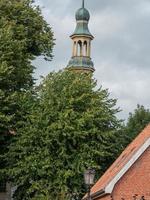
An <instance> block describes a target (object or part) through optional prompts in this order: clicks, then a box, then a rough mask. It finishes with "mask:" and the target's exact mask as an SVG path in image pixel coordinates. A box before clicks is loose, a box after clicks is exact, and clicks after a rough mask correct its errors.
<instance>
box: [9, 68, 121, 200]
mask: <svg viewBox="0 0 150 200" xmlns="http://www.w3.org/2000/svg"><path fill="white" fill-rule="evenodd" d="M96 86H97V84H96V81H95V80H94V79H93V78H92V77H91V75H87V74H84V73H83V74H80V73H74V72H70V71H60V72H58V73H50V74H49V75H48V76H47V77H46V78H45V79H44V80H43V82H42V84H41V85H40V87H39V90H38V98H37V106H36V107H35V108H34V109H33V110H32V112H31V113H30V115H29V116H28V119H27V123H26V125H25V126H24V127H22V128H21V129H19V133H20V134H19V135H17V136H16V141H15V142H14V143H12V145H11V147H10V150H9V153H8V154H7V156H6V159H7V161H8V162H9V166H10V167H9V168H8V169H6V171H7V172H9V176H10V178H11V180H12V182H13V183H14V184H15V185H17V186H18V189H17V190H16V193H15V195H16V199H17V200H26V199H28V200H29V199H41V200H42V199H54V200H58V199H59V200H60V199H61V200H63V199H65V200H66V199H71V195H72V193H74V194H76V193H79V195H82V193H83V192H84V186H83V185H84V183H83V172H84V170H85V169H87V168H88V167H93V168H95V169H96V171H97V174H98V176H99V175H100V174H101V173H102V172H104V170H105V169H106V168H107V167H108V165H110V164H111V162H112V161H113V160H114V158H115V157H116V154H118V152H119V150H120V149H119V148H120V147H119V145H118V138H119V131H118V130H119V129H120V121H119V120H117V118H116V113H117V112H118V109H117V108H116V100H113V99H111V98H109V93H108V91H107V90H103V89H102V88H98V89H97V87H96Z"/></svg>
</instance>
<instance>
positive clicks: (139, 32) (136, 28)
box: [35, 0, 150, 118]
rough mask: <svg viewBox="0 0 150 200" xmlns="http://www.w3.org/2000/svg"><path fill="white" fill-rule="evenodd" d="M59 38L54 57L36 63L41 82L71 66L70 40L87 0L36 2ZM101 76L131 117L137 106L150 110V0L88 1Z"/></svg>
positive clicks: (124, 114)
mask: <svg viewBox="0 0 150 200" xmlns="http://www.w3.org/2000/svg"><path fill="white" fill-rule="evenodd" d="M36 4H38V5H40V7H41V8H42V12H43V15H44V17H45V19H46V21H47V22H48V23H49V24H50V26H51V27H52V28H53V31H54V35H55V38H56V46H55V49H54V59H53V61H52V62H45V61H43V59H38V60H37V61H36V62H35V66H36V67H37V70H36V72H35V76H36V78H39V76H40V75H44V76H45V75H47V74H48V73H49V72H50V71H54V70H56V71H57V70H59V69H62V68H64V67H66V65H67V63H68V61H69V59H70V57H71V51H72V41H71V39H70V38H69V36H70V35H71V34H72V33H73V31H74V29H75V25H76V23H75V17H74V15H75V12H76V10H77V9H78V8H79V7H81V0H36ZM85 6H86V8H87V9H88V10H89V11H90V14H91V19H90V23H89V28H90V31H91V33H92V34H93V35H94V37H95V39H94V41H93V42H92V60H93V61H94V63H95V69H96V71H95V78H96V79H97V80H98V84H99V85H102V86H103V88H109V92H110V94H111V97H113V98H117V99H118V103H117V105H118V106H119V107H120V108H121V109H122V112H121V113H120V117H121V118H126V117H127V116H128V113H129V112H131V111H133V110H134V109H135V107H136V105H137V104H142V105H144V106H145V107H146V108H150V0H85Z"/></svg>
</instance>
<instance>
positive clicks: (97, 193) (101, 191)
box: [82, 189, 106, 200]
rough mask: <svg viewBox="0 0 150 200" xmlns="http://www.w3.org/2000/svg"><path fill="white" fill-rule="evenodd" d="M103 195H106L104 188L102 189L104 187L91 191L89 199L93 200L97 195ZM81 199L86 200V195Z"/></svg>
mask: <svg viewBox="0 0 150 200" xmlns="http://www.w3.org/2000/svg"><path fill="white" fill-rule="evenodd" d="M104 195H106V193H105V190H104V189H101V190H99V191H98V192H95V193H93V194H92V195H91V199H92V200H94V199H96V198H98V197H102V196H104ZM82 200H88V197H84V198H83V199H82Z"/></svg>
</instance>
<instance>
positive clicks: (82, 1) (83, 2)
mask: <svg viewBox="0 0 150 200" xmlns="http://www.w3.org/2000/svg"><path fill="white" fill-rule="evenodd" d="M82 8H84V0H82Z"/></svg>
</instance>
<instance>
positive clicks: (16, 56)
mask: <svg viewBox="0 0 150 200" xmlns="http://www.w3.org/2000/svg"><path fill="white" fill-rule="evenodd" d="M32 2H33V1H32V0H21V1H20V0H13V1H10V0H0V145H1V151H0V153H1V154H3V153H4V151H6V150H7V147H8V146H9V143H10V139H11V138H12V137H11V136H10V135H14V134H16V131H17V127H20V126H21V122H23V121H24V120H25V116H26V114H27V113H28V110H26V109H27V107H26V108H25V107H24V106H22V105H21V102H22V101H23V99H25V98H26V97H25V95H26V93H28V91H29V90H30V89H31V88H32V87H33V85H34V79H33V71H34V66H33V65H32V61H33V60H34V59H35V58H36V57H37V56H43V57H45V59H51V58H52V49H53V45H54V39H53V33H52V31H51V28H50V27H49V26H48V24H47V23H46V21H45V20H44V19H43V17H42V15H41V11H40V9H39V7H36V6H35V5H33V3H32ZM27 96H28V95H27ZM25 102H26V101H25ZM25 105H26V103H25ZM3 167H4V163H3V162H2V159H0V168H3ZM0 178H1V177H0Z"/></svg>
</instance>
